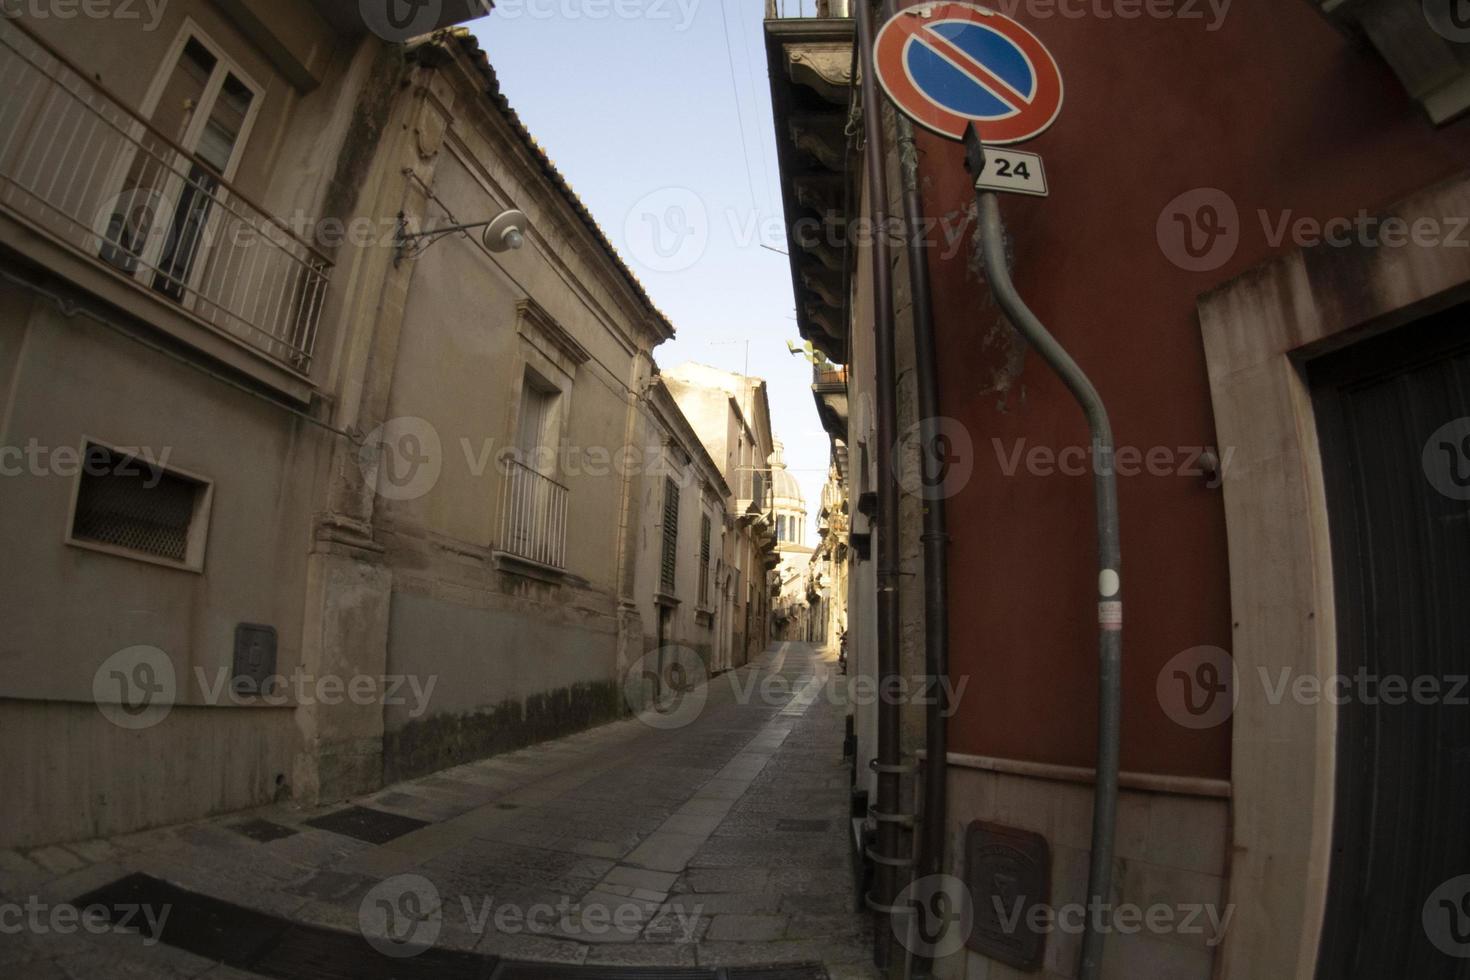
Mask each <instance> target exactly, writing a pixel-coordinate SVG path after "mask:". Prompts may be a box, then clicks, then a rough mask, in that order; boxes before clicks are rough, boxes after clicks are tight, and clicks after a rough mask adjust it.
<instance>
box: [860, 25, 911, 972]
mask: <svg viewBox="0 0 1470 980" xmlns="http://www.w3.org/2000/svg"><path fill="white" fill-rule="evenodd" d="M857 28H858V39H857V43H858V52H859V58H860V59H861V68H862V100H863V128H864V140H865V145H864V162H865V165H866V167H867V171H868V197H869V208H870V209H871V211H872V215H873V227H875V228H879V229H886V228H888V227H889V223H888V172H887V160H886V156H885V150H884V145H883V104H882V102H881V100H880V99H879V97H878V84H877V81H876V74H875V70H874V67H873V4H872V0H859V2H858V4H857ZM872 258H873V333H874V341H875V343H874V346H875V348H876V356H875V357H874V361H875V365H876V368H877V370H876V374H877V377H876V379H875V380H876V383H877V389H878V390H877V397H876V399H875V400H876V402H877V406H876V407H877V416H878V418H877V432H876V434H875V437H876V439H877V440H878V446H877V453H876V459H875V463H876V466H877V471H878V473H877V475H878V520H877V523H878V548H877V552H878V554H877V558H878V568H877V578H878V601H877V607H878V608H877V612H878V689H879V690H880V691H887V690H895V689H896V687H890V685H896V684H897V683H898V674H899V640H900V636H899V619H898V586H899V550H898V486H897V480H896V478H895V470H894V469H893V454H894V448H895V441H896V439H897V435H898V434H897V431H896V430H897V428H898V410H897V377H896V375H897V371H896V367H895V354H894V327H893V258H892V249H891V248H890V246H889V242H888V235H887V234H881V233H880V234H876V235H874V236H873V244H872ZM877 708H878V753H877V759H876V760H874V766H873V768H874V769H875V770H876V771H877V774H878V794H877V796H878V799H877V802H876V805H875V806H873V807H872V809H871V810H870V811H869V812H870V814H871V815H872V816H873V818H874V819H875V820H876V821H877V822H878V840H877V846H876V848H875V849H874V850H873V852H872V853H871V854H870V857H872V859H873V861H874V863H875V864H876V866H877V872H876V882H875V887H874V892H875V894H872V895H869V896H868V898H867V901H868V905H869V906H870V907H871V908H872V909H873V910H874V911H875V912H876V913H878V923H877V925H878V929H877V944H878V949H877V951H876V952H877V958H878V960H879V962H880V965H883V966H886V965H887V963H888V959H889V957H888V955H887V953H888V951H889V950H891V949H892V940H893V935H894V933H893V930H892V929H891V928H883V927H884V925H886V924H887V923H885V921H884V919H885V918H891V916H893V915H894V914H895V910H894V907H893V902H894V899H895V898H896V897H897V895H898V885H897V881H898V870H899V868H900V867H905V866H907V865H908V864H909V860H908V858H907V857H906V856H905V855H904V853H903V850H904V849H903V848H902V846H901V834H900V829H901V825H904V824H906V823H907V821H908V819H909V818H907V817H905V816H903V815H902V814H900V813H899V806H900V802H899V800H900V786H899V774H900V773H901V772H903V771H904V766H903V764H902V763H903V756H902V752H901V749H900V745H899V727H900V723H901V718H900V711H901V710H902V708H901V705H899V703H898V701H897V699H895V698H891V697H889V698H879V699H878V706H877Z"/></svg>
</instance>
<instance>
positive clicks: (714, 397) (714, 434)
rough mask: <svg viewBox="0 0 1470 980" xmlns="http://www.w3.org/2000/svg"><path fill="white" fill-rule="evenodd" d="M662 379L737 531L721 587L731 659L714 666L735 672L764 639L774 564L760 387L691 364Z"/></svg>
mask: <svg viewBox="0 0 1470 980" xmlns="http://www.w3.org/2000/svg"><path fill="white" fill-rule="evenodd" d="M662 379H663V383H664V384H665V385H666V386H667V387H668V390H669V392H670V394H672V395H673V397H674V400H675V401H676V402H677V403H678V405H679V408H680V409H681V410H682V411H683V413H684V416H685V417H686V418H687V419H688V420H689V422H690V424H691V425H692V426H693V427H694V430H695V431H696V432H698V433H699V437H700V439H701V440H702V441H703V442H704V446H705V449H706V450H707V451H708V452H709V454H710V457H711V458H712V459H714V461H715V463H716V465H717V466H719V468H720V472H721V473H722V474H723V475H724V478H725V480H726V482H728V483H729V485H730V487H731V490H732V497H731V507H730V520H731V522H732V523H733V525H734V529H735V533H734V534H733V535H732V536H731V537H730V538H729V539H728V540H729V543H730V546H729V548H728V549H727V551H726V554H725V557H724V567H723V573H722V578H723V582H722V583H721V588H722V589H724V590H725V592H724V594H725V595H726V596H727V597H728V599H729V601H730V611H731V617H732V622H733V630H732V634H731V639H730V651H729V656H728V657H717V658H715V665H716V667H717V668H724V667H740V666H743V665H744V664H746V663H748V662H749V661H750V659H751V658H752V657H754V656H755V655H756V654H758V653H760V652H761V651H762V650H764V649H765V647H766V644H767V643H769V642H770V638H771V609H772V605H773V603H772V599H773V596H772V588H771V582H770V573H771V572H772V570H773V569H775V567H776V565H777V563H778V557H777V553H776V515H775V512H774V500H775V498H774V495H773V493H772V487H771V463H770V460H771V454H772V452H774V450H775V443H774V441H773V439H772V437H771V409H770V404H769V402H768V401H767V398H766V383H765V381H763V380H762V379H760V378H750V377H746V376H745V375H741V374H736V373H733V372H730V371H722V370H720V369H719V368H713V367H709V366H708V365H704V364H696V363H694V362H687V363H684V364H680V365H678V366H677V367H673V368H669V369H666V370H664V371H663V372H662Z"/></svg>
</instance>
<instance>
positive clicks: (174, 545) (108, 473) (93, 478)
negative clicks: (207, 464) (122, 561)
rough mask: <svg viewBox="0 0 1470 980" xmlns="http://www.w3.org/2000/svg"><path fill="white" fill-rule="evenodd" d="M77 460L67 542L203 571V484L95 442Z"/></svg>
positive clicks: (205, 516) (205, 506)
mask: <svg viewBox="0 0 1470 980" xmlns="http://www.w3.org/2000/svg"><path fill="white" fill-rule="evenodd" d="M83 461H84V464H83V466H82V472H81V474H80V476H79V478H78V483H77V490H76V501H75V504H74V505H73V508H72V519H71V527H70V529H69V533H68V534H67V541H68V543H70V544H75V545H79V546H82V547H90V548H95V549H98V550H102V551H108V552H112V553H114V554H122V555H127V556H131V557H136V558H141V559H144V560H147V561H153V562H158V563H160V564H168V565H176V566H179V567H183V568H188V569H191V570H193V571H202V570H203V567H204V537H205V531H206V528H207V525H208V512H209V502H210V491H211V487H210V485H209V484H208V483H207V482H205V481H203V480H199V479H196V478H194V477H190V476H185V475H184V474H181V473H178V472H176V471H172V470H167V469H164V468H163V467H162V465H160V464H159V463H157V462H154V461H150V460H146V459H141V458H139V457H137V456H133V455H130V454H128V453H125V452H122V451H120V450H116V449H111V448H108V447H106V446H102V445H97V444H95V443H88V444H87V446H86V449H85V452H84V454H83Z"/></svg>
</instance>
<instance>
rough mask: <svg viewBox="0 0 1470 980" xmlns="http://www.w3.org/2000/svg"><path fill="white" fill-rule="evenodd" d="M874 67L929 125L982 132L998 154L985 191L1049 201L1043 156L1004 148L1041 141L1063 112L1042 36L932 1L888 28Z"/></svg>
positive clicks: (981, 181)
mask: <svg viewBox="0 0 1470 980" xmlns="http://www.w3.org/2000/svg"><path fill="white" fill-rule="evenodd" d="M873 60H874V65H875V67H876V69H877V72H876V74H877V77H878V82H879V83H880V84H881V85H882V86H883V90H884V91H885V92H887V93H888V97H889V98H890V99H892V100H893V104H894V105H896V106H897V107H898V108H899V110H900V111H901V112H903V114H904V115H906V116H908V117H909V118H910V119H912V120H913V121H914V122H916V123H918V124H919V125H920V126H923V127H924V128H926V129H929V130H931V131H933V132H935V133H938V134H939V135H941V136H944V137H946V138H948V139H952V140H963V139H964V138H965V133H966V132H967V131H968V130H969V129H970V127H971V126H972V125H973V126H976V127H977V128H978V129H979V131H980V133H981V134H982V137H983V139H984V141H985V143H986V145H987V148H988V149H987V152H986V158H987V160H986V167H985V170H984V172H983V173H981V174H979V175H978V176H977V178H976V186H977V188H980V189H985V190H994V191H1002V192H1005V193H1011V194H1030V195H1034V196H1040V197H1045V196H1046V194H1047V184H1046V172H1045V170H1044V168H1043V166H1042V161H1041V157H1039V156H1038V155H1036V154H1035V153H1025V152H1021V151H1019V150H999V149H994V147H1000V146H1009V145H1011V144H1015V143H1024V142H1025V141H1027V140H1030V139H1034V138H1036V137H1037V136H1040V135H1041V134H1042V133H1044V132H1045V131H1046V130H1047V129H1048V128H1049V127H1050V126H1051V124H1052V123H1053V122H1055V121H1056V118H1057V116H1058V115H1059V114H1060V113H1061V110H1062V99H1063V94H1064V89H1065V86H1064V85H1063V83H1062V72H1061V69H1060V68H1058V67H1057V62H1056V59H1055V58H1054V57H1052V54H1051V52H1050V51H1048V50H1047V48H1046V46H1045V45H1044V44H1042V43H1041V41H1040V39H1038V38H1037V37H1036V35H1035V34H1032V33H1031V32H1030V31H1029V30H1027V29H1026V28H1025V27H1023V26H1022V25H1021V24H1019V23H1018V22H1016V21H1015V20H1012V19H1011V18H1010V17H1007V16H1005V15H1004V14H1000V13H997V12H996V11H993V10H987V9H985V8H983V7H977V6H975V5H974V4H971V3H961V2H936V3H929V4H923V5H920V6H917V7H909V8H907V9H905V10H901V11H899V13H897V14H895V15H894V16H893V17H892V18H891V19H890V20H889V21H888V23H886V24H884V25H883V29H882V30H880V31H879V32H878V37H877V39H876V41H875V42H874V50H873Z"/></svg>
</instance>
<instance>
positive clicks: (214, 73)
mask: <svg viewBox="0 0 1470 980" xmlns="http://www.w3.org/2000/svg"><path fill="white" fill-rule="evenodd" d="M176 50H177V54H176V55H175V56H174V57H173V59H172V61H171V62H170V65H169V67H168V68H167V70H166V74H165V75H164V76H163V77H161V78H160V79H159V80H158V81H157V82H156V83H155V88H154V94H153V95H152V96H151V97H150V101H151V103H152V109H151V112H150V119H151V121H152V122H153V125H154V126H155V127H156V128H157V129H158V131H159V132H161V133H163V134H164V135H165V136H167V137H168V138H169V139H171V140H173V141H174V142H176V143H177V144H178V145H179V146H181V147H183V149H184V150H185V151H187V152H189V153H192V154H194V156H195V157H197V158H198V159H197V160H194V159H189V158H187V157H181V156H179V155H178V154H177V153H174V152H173V151H172V150H169V149H167V148H164V147H159V148H158V152H157V153H154V152H143V153H135V154H133V155H132V157H131V159H128V160H124V161H123V162H122V166H123V167H124V168H125V171H124V172H125V177H124V179H123V181H122V187H121V190H120V192H119V193H118V195H117V197H116V210H115V212H114V213H113V215H112V216H111V218H110V220H109V221H108V226H107V231H106V233H105V235H104V236H103V237H104V241H103V244H102V249H101V256H102V258H103V259H104V260H105V261H107V262H109V263H111V264H112V265H114V266H117V267H118V268H120V269H122V270H123V271H124V272H127V273H130V274H136V275H148V280H149V281H150V283H151V285H152V286H153V288H154V289H156V290H158V291H159V292H161V293H163V294H165V295H167V296H169V297H170V298H172V299H173V300H175V301H182V300H183V298H184V294H185V292H186V291H188V290H189V289H190V288H191V284H192V283H193V280H194V279H196V278H197V275H198V272H199V270H198V269H197V268H196V265H197V262H196V259H197V258H198V257H199V254H200V252H201V246H202V245H203V244H204V242H205V240H206V239H207V237H208V234H207V232H208V229H207V224H208V221H209V218H210V212H211V209H212V208H213V205H214V203H215V199H216V197H217V196H218V193H219V190H220V183H221V181H222V180H228V179H230V177H232V176H233V174H234V170H235V168H236V166H237V165H238V164H239V158H240V151H241V149H242V147H243V146H244V142H245V137H246V136H247V134H248V132H249V129H250V126H251V124H252V123H253V121H254V118H255V110H256V109H257V108H258V104H259V101H260V99H259V95H258V93H259V91H260V90H259V87H258V86H255V85H254V84H253V83H251V82H250V81H248V80H247V79H246V77H245V75H244V73H243V72H241V71H240V70H239V69H238V68H236V67H235V66H234V65H231V64H229V63H228V62H227V61H226V60H225V58H224V57H223V55H222V54H221V53H220V52H219V50H218V49H217V48H215V47H213V46H212V45H211V44H210V43H209V42H207V41H206V40H205V39H204V37H203V35H202V34H200V33H199V32H198V31H197V29H194V28H192V27H191V28H189V29H187V30H186V31H185V33H184V35H183V36H182V37H181V39H180V43H179V44H178V45H177V47H176ZM140 265H141V266H142V267H143V269H144V271H143V272H139V267H140ZM150 268H151V269H152V270H153V271H152V273H151V275H150V274H149V273H148V272H147V270H148V269H150Z"/></svg>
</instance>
